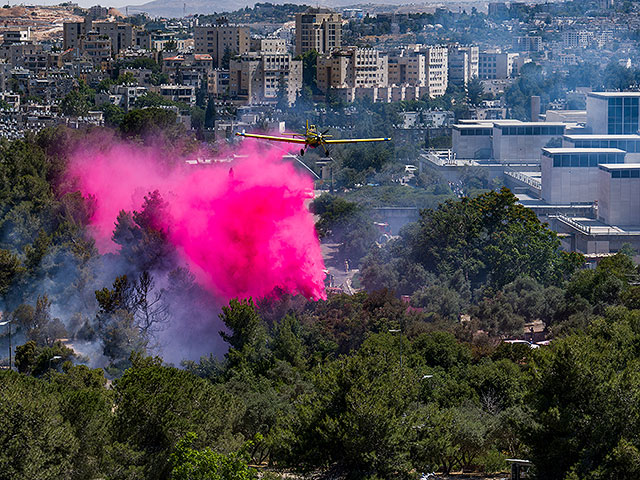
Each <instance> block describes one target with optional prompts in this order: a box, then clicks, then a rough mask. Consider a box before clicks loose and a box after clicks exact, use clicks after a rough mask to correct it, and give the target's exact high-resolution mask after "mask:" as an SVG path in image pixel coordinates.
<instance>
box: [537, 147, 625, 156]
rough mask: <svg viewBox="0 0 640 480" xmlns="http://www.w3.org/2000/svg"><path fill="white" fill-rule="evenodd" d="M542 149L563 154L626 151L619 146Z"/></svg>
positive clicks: (553, 153) (555, 153)
mask: <svg viewBox="0 0 640 480" xmlns="http://www.w3.org/2000/svg"><path fill="white" fill-rule="evenodd" d="M542 151H543V152H544V153H547V154H549V155H562V154H568V153H626V152H625V151H624V150H620V149H619V148H543V149H542Z"/></svg>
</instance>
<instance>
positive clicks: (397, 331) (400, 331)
mask: <svg viewBox="0 0 640 480" xmlns="http://www.w3.org/2000/svg"><path fill="white" fill-rule="evenodd" d="M389 333H399V334H400V369H402V330H400V329H399V328H392V329H390V330H389Z"/></svg>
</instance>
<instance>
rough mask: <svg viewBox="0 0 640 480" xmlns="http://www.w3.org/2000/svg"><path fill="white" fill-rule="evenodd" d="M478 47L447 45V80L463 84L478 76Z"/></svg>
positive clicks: (459, 84)
mask: <svg viewBox="0 0 640 480" xmlns="http://www.w3.org/2000/svg"><path fill="white" fill-rule="evenodd" d="M479 53H480V52H479V48H478V47H472V46H461V45H452V46H450V47H449V53H448V56H449V58H448V62H449V72H448V75H449V82H450V83H453V84H454V85H458V86H464V85H466V84H467V83H468V82H469V80H471V79H472V78H473V77H477V76H478V57H479Z"/></svg>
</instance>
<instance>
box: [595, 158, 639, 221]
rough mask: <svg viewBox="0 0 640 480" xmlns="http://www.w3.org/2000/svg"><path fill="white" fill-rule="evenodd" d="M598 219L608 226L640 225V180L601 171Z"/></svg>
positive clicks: (599, 172)
mask: <svg viewBox="0 0 640 480" xmlns="http://www.w3.org/2000/svg"><path fill="white" fill-rule="evenodd" d="M598 174H599V196H598V217H600V218H601V219H602V221H603V222H604V223H606V224H608V225H625V226H628V225H640V179H638V178H611V172H608V171H606V170H599V171H598Z"/></svg>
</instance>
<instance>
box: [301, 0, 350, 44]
mask: <svg viewBox="0 0 640 480" xmlns="http://www.w3.org/2000/svg"><path fill="white" fill-rule="evenodd" d="M341 45H342V15H340V14H339V13H335V12H332V11H331V10H328V9H325V8H309V9H308V10H307V11H306V12H303V13H296V52H295V53H296V55H302V54H304V53H306V52H310V51H312V50H315V51H317V52H318V53H328V52H329V51H330V50H331V49H332V48H340V47H341Z"/></svg>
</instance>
